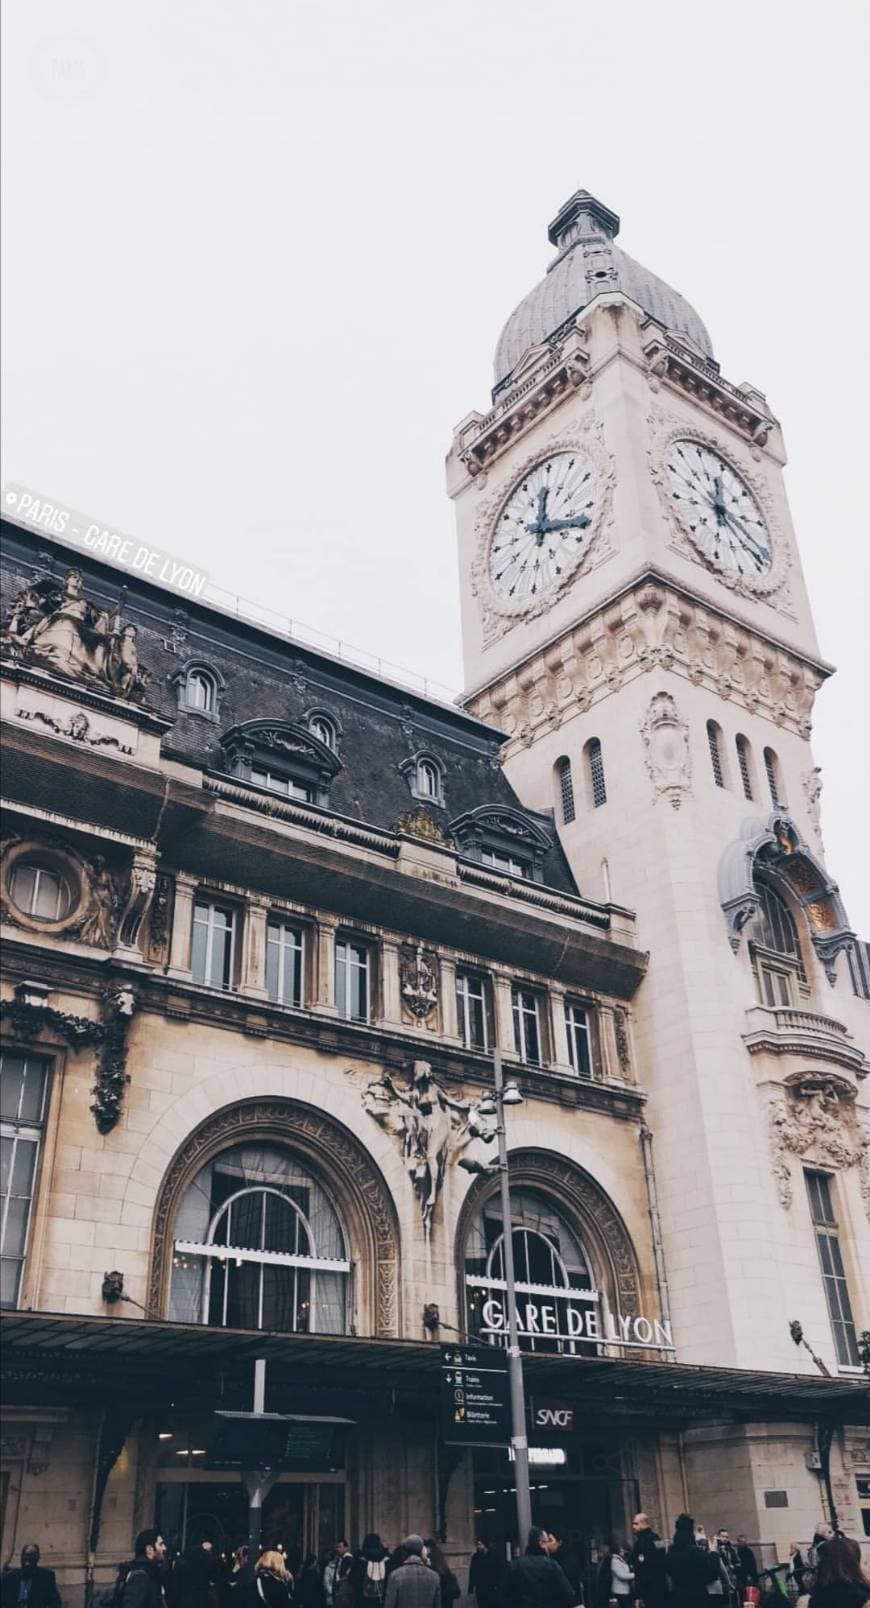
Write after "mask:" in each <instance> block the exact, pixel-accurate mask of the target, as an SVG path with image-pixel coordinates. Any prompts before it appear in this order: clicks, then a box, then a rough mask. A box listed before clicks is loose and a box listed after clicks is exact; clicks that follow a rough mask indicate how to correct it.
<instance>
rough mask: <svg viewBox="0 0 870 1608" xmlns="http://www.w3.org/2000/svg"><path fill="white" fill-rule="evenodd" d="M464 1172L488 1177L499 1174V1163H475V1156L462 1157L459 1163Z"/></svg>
mask: <svg viewBox="0 0 870 1608" xmlns="http://www.w3.org/2000/svg"><path fill="white" fill-rule="evenodd" d="M457 1165H458V1166H459V1167H461V1168H462V1170H463V1172H467V1173H474V1174H475V1175H480V1176H483V1177H486V1175H487V1174H489V1173H494V1172H498V1163H497V1162H495V1163H492V1162H485V1161H475V1160H474V1158H473V1156H460V1158H459V1161H458V1163H457Z"/></svg>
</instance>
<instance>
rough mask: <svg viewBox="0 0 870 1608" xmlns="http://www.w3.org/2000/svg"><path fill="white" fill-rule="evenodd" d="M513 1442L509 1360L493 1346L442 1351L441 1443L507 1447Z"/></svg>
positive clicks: (461, 1347) (442, 1348) (451, 1348)
mask: <svg viewBox="0 0 870 1608" xmlns="http://www.w3.org/2000/svg"><path fill="white" fill-rule="evenodd" d="M510 1438H511V1432H510V1397H509V1393H508V1376H507V1356H506V1355H505V1353H504V1351H498V1350H496V1348H495V1347H491V1346H484V1347H480V1346H442V1347H441V1439H442V1440H443V1441H444V1443H445V1445H452V1446H506V1445H507V1444H508V1441H509V1440H510Z"/></svg>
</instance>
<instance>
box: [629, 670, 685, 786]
mask: <svg viewBox="0 0 870 1608" xmlns="http://www.w3.org/2000/svg"><path fill="white" fill-rule="evenodd" d="M640 732H641V736H642V738H643V746H644V758H645V760H646V768H647V770H648V771H649V775H650V780H651V782H652V786H653V798H654V799H656V798H666V799H667V801H668V803H669V804H672V805H673V807H674V809H675V810H678V809H679V807H680V805H681V803H682V801H683V799H684V798H685V797H686V796H687V795H688V794H689V793H691V791H692V756H691V751H690V749H689V728H688V726H687V725H686V722H685V721H684V720H681V719H680V716H679V711H678V709H677V706H676V703H675V702H674V700H673V698H672V697H671V694H670V693H669V692H657V693H655V694H654V695H653V697H652V698H651V699H650V702H649V708H648V709H647V712H646V715H645V717H644V721H643V724H642V726H641V728H640Z"/></svg>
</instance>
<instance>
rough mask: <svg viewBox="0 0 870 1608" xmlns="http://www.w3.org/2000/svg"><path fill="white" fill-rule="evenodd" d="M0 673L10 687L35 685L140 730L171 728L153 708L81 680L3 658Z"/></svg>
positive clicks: (170, 724) (160, 732)
mask: <svg viewBox="0 0 870 1608" xmlns="http://www.w3.org/2000/svg"><path fill="white" fill-rule="evenodd" d="M0 675H2V676H3V678H4V680H6V681H10V682H11V683H12V685H13V686H14V687H38V688H39V690H40V691H41V692H49V693H51V695H52V696H53V697H55V698H64V699H66V700H67V701H68V702H69V703H73V704H75V705H76V706H77V707H84V708H85V709H94V710H97V711H98V712H99V713H100V714H103V715H111V716H112V718H113V719H114V720H124V721H126V722H127V723H128V725H131V726H136V727H138V729H139V730H140V731H147V732H153V733H154V735H155V736H158V737H160V736H162V735H163V733H164V732H167V731H170V730H171V728H172V721H171V720H167V719H166V718H165V716H163V715H158V714H157V712H156V710H153V709H146V708H144V707H143V706H142V705H141V704H133V703H128V702H127V701H126V700H125V699H123V698H110V697H108V696H106V695H105V694H104V693H100V692H95V691H94V690H93V689H92V688H90V687H86V686H84V685H83V684H82V683H81V682H78V681H71V680H70V681H67V680H64V679H63V678H62V677H60V676H52V675H49V674H48V672H47V671H41V670H34V669H31V668H29V667H28V666H26V665H21V664H15V663H14V662H13V661H12V660H4V661H3V662H2V664H0Z"/></svg>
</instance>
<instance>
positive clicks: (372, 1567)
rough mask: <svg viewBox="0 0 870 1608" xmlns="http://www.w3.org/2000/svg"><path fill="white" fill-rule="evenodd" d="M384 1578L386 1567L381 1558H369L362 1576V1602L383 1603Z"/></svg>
mask: <svg viewBox="0 0 870 1608" xmlns="http://www.w3.org/2000/svg"><path fill="white" fill-rule="evenodd" d="M386 1578H387V1566H386V1563H385V1562H384V1560H383V1558H370V1559H369V1561H368V1563H367V1565H366V1572H365V1574H364V1575H363V1583H362V1595H363V1602H383V1599H384V1592H385V1590H386Z"/></svg>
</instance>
